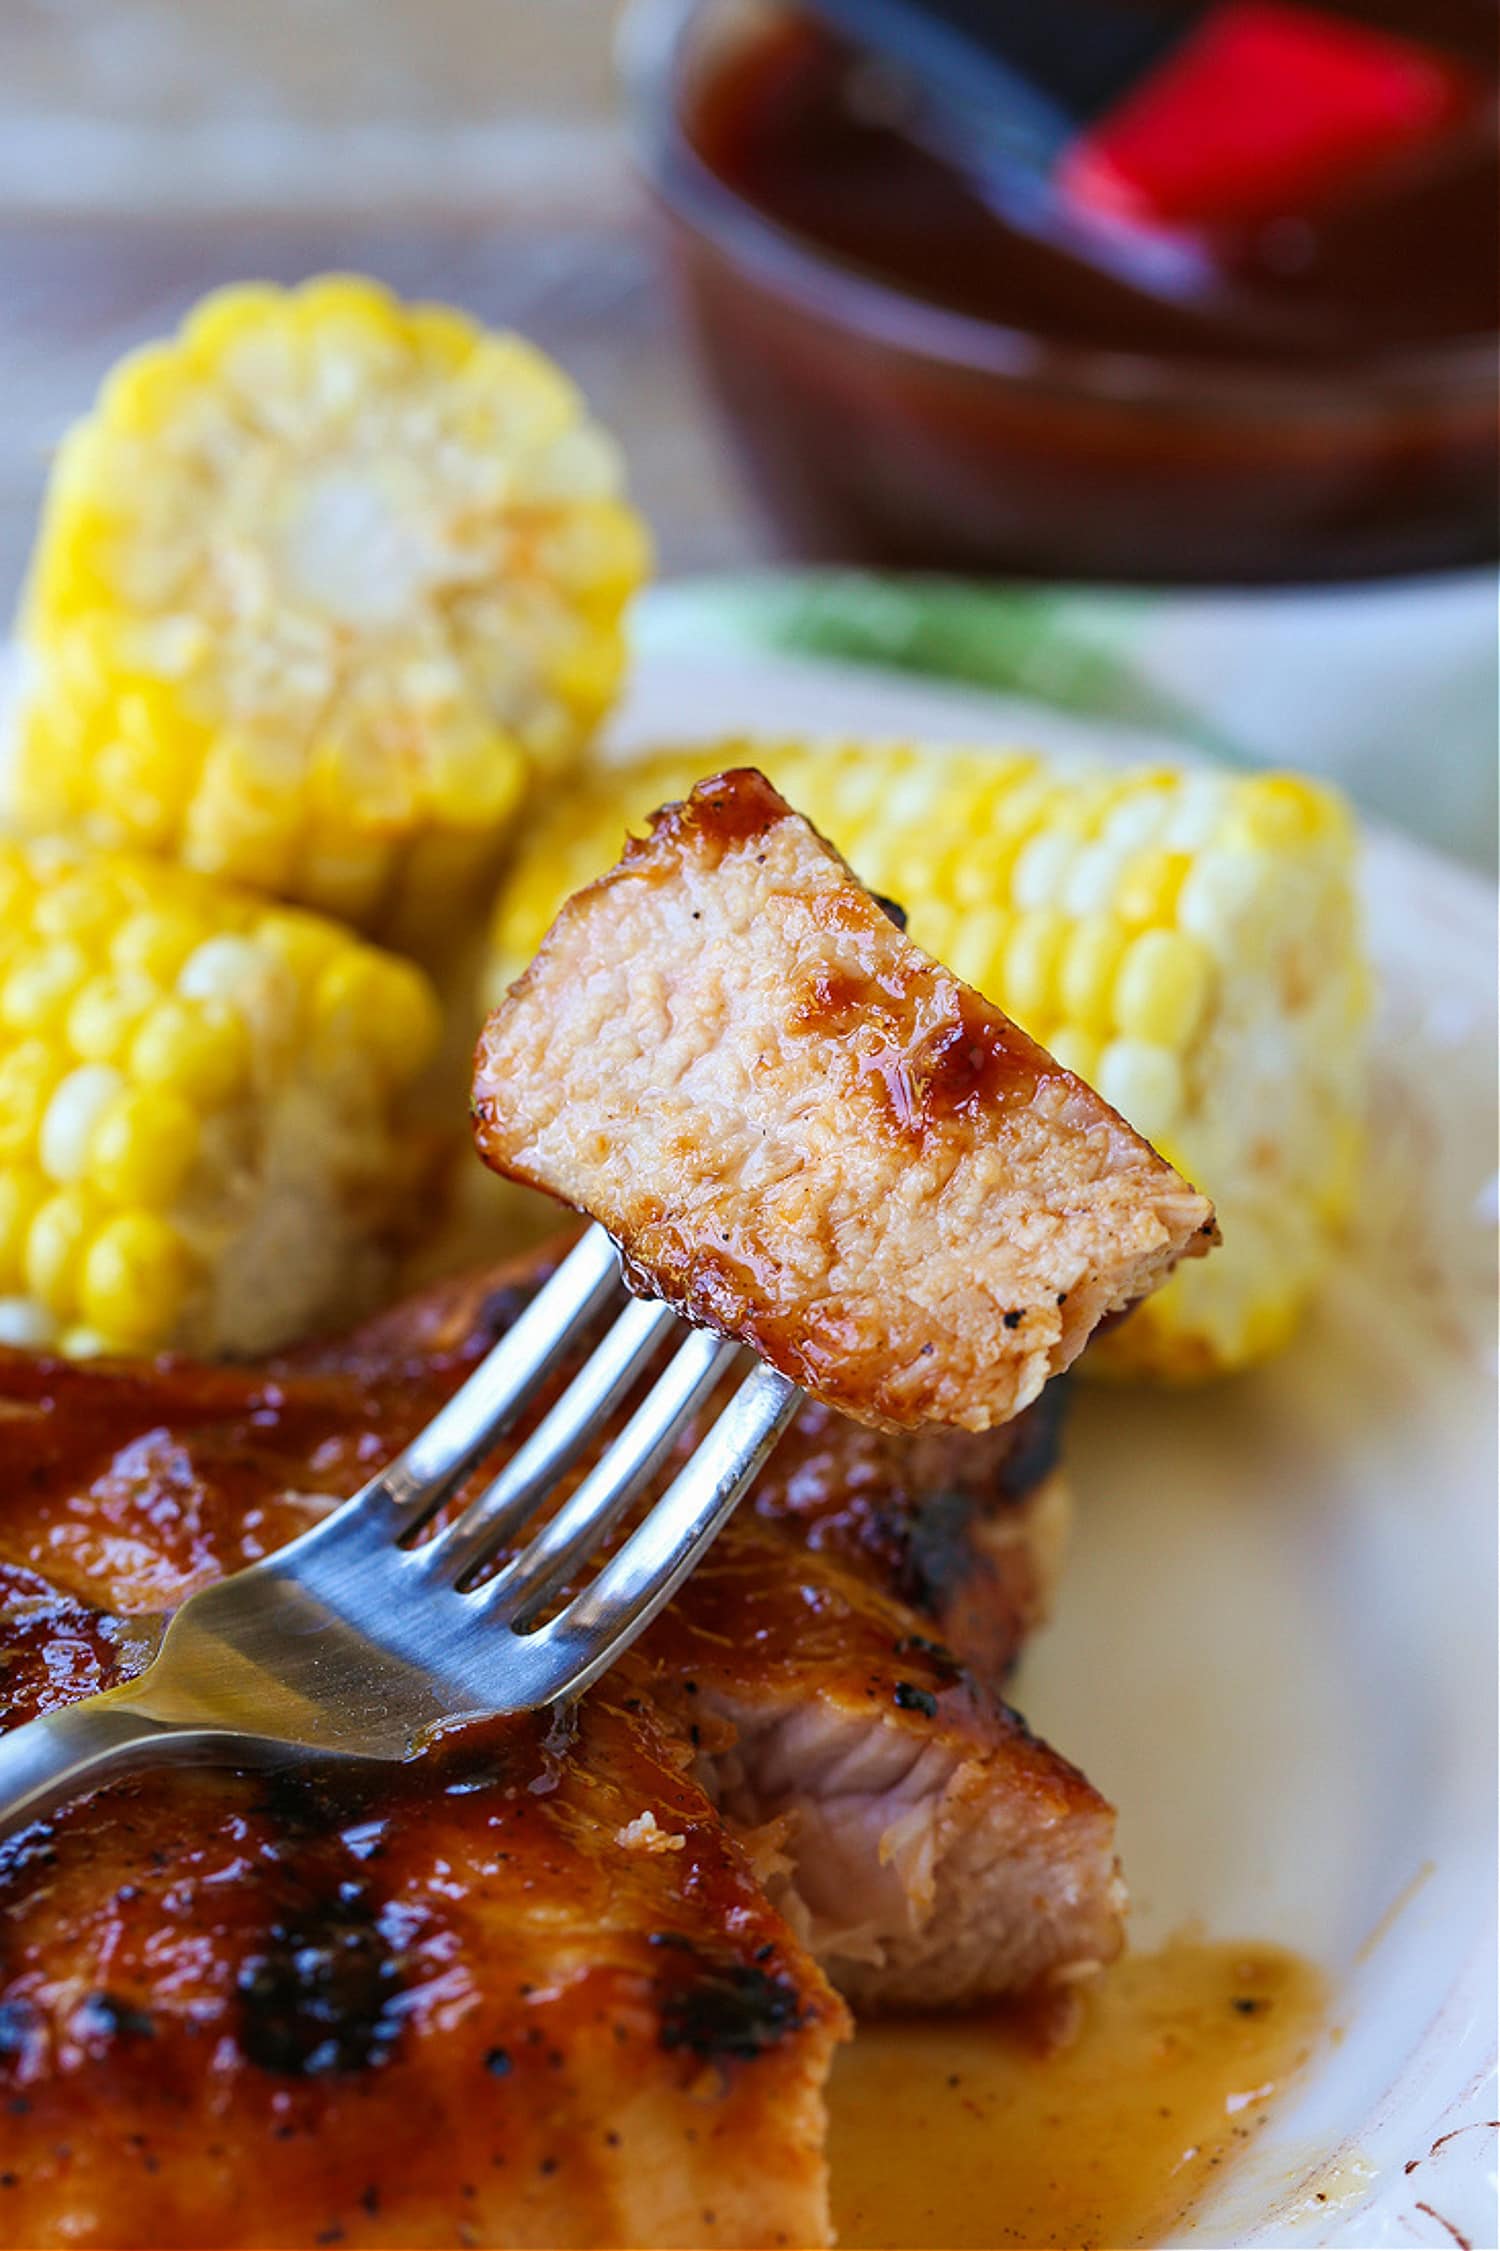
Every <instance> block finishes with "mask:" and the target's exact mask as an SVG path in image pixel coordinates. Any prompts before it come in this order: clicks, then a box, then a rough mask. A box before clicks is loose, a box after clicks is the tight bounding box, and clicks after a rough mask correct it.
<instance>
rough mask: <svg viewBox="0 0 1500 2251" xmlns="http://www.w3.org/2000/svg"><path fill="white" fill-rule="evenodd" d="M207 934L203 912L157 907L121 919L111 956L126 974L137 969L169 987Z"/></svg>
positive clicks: (155, 981) (110, 950)
mask: <svg viewBox="0 0 1500 2251" xmlns="http://www.w3.org/2000/svg"><path fill="white" fill-rule="evenodd" d="M205 936H206V930H205V926H204V922H203V919H202V917H201V916H200V915H195V914H193V913H191V912H190V911H189V910H188V909H187V908H185V907H176V906H162V907H156V908H153V909H149V910H148V911H147V912H146V913H144V914H134V915H132V916H131V917H130V919H129V921H128V922H122V923H121V925H120V927H119V929H118V930H117V931H116V933H115V938H114V943H113V944H112V945H111V947H110V949H109V957H110V960H111V962H112V963H113V964H114V966H115V968H116V969H117V970H119V971H120V972H121V974H122V975H127V974H129V973H130V972H132V971H134V972H135V973H136V974H137V975H139V976H142V977H149V978H150V979H151V981H152V983H153V984H156V985H160V986H162V987H164V988H165V987H168V986H170V985H171V983H172V980H173V979H174V978H175V977H176V976H177V974H178V972H179V970H180V969H181V968H182V965H183V963H184V962H185V961H186V960H187V959H188V957H189V956H190V955H191V954H192V952H193V951H194V949H195V948H196V947H198V946H200V945H201V944H202V942H203V940H204V937H205Z"/></svg>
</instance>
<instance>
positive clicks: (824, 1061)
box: [473, 770, 1215, 1430]
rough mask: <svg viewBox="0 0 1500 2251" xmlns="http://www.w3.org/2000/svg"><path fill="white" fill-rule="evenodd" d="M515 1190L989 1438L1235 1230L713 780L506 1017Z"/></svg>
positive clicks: (590, 902) (817, 1362)
mask: <svg viewBox="0 0 1500 2251" xmlns="http://www.w3.org/2000/svg"><path fill="white" fill-rule="evenodd" d="M473 1109H474V1118H475V1128H476V1133H477V1135H478V1140H479V1145H480V1148H481V1150H482V1152H483V1154H484V1156H485V1158H486V1160H487V1162H488V1163H490V1164H491V1165H492V1166H493V1167H494V1168H495V1169H496V1170H497V1171H499V1172H503V1173H507V1174H509V1175H510V1176H511V1177H512V1178H514V1179H517V1180H521V1181H525V1182H527V1183H529V1184H530V1185H531V1186H533V1187H538V1188H544V1189H547V1190H549V1191H550V1192H551V1193H552V1194H553V1195H555V1196H559V1197H561V1198H562V1199H563V1200H564V1201H565V1202H568V1203H571V1204H573V1205H575V1206H576V1207H577V1208H579V1209H580V1210H583V1211H586V1212H589V1213H590V1214H592V1216H593V1217H594V1218H596V1219H599V1220H602V1222H603V1223H604V1225H605V1226H606V1227H607V1228H608V1229H609V1231H610V1233H611V1234H612V1235H614V1236H615V1238H616V1239H617V1241H618V1242H619V1243H620V1244H621V1246H622V1248H623V1250H624V1252H625V1254H626V1257H627V1259H628V1261H629V1263H630V1266H631V1268H632V1269H633V1271H634V1274H635V1276H636V1278H637V1279H638V1280H639V1282H640V1284H641V1286H642V1287H644V1288H646V1289H648V1290H651V1291H655V1292H657V1293H658V1294H660V1295H661V1296H663V1297H666V1298H667V1299H669V1300H670V1301H671V1302H672V1303H673V1304H674V1305H676V1306H677V1307H678V1308H679V1309H680V1310H681V1311H682V1312H684V1313H685V1314H687V1315H688V1317H689V1318H690V1319H693V1320H695V1321H699V1322H702V1323H704V1324H705V1325H706V1326H708V1327H710V1328H714V1329H719V1330H721V1331H723V1332H724V1333H725V1334H726V1335H731V1336H737V1337H741V1338H743V1339H744V1341H745V1342H746V1343H748V1344H751V1345H753V1346H754V1348H755V1350H756V1351H757V1352H758V1353H760V1355H761V1356H762V1358H764V1359H766V1360H768V1361H770V1362H771V1364H772V1365H773V1366H775V1367H777V1368H780V1369H781V1370H783V1372H784V1373H786V1374H787V1375H789V1376H791V1377H792V1378H793V1379H794V1380H795V1381H796V1382H798V1383H800V1384H802V1385H803V1386H804V1387H805V1388H806V1389H807V1390H808V1391H809V1392H811V1393H812V1395H813V1396H814V1397H815V1398H819V1399H821V1400H823V1401H825V1402H826V1403H828V1404H830V1405H832V1406H834V1407H837V1408H839V1409H841V1410H842V1411H843V1412H845V1413H846V1414H850V1415H853V1416H856V1417H858V1418H859V1419H860V1420H862V1421H866V1422H869V1423H872V1424H875V1425H877V1426H882V1427H886V1428H892V1429H910V1428H915V1427H916V1426H918V1425H920V1424H923V1423H927V1422H936V1423H947V1424H954V1425H958V1426H961V1427H963V1428H967V1429H973V1430H981V1429H985V1428H987V1427H989V1426H990V1425H991V1424H994V1423H997V1422H1003V1421H1004V1420H1005V1419H1006V1418H1007V1417H1008V1416H1010V1415H1012V1414H1014V1413H1015V1412H1016V1410H1017V1409H1018V1408H1019V1407H1022V1406H1024V1405H1026V1404H1027V1402H1028V1401H1030V1400H1032V1399H1034V1398H1035V1397H1036V1395H1037V1393H1038V1392H1039V1391H1040V1390H1041V1388H1042V1385H1043V1384H1044V1382H1045V1381H1046V1380H1047V1378H1048V1377H1049V1376H1050V1375H1053V1374H1055V1373H1056V1372H1057V1371H1058V1370H1059V1369H1060V1368H1064V1367H1066V1366H1067V1365H1068V1363H1069V1362H1070V1361H1071V1360H1073V1359H1075V1358H1076V1356H1077V1355H1078V1353H1079V1352H1080V1351H1081V1350H1082V1349H1083V1346H1084V1344H1085V1343H1086V1342H1087V1340H1088V1337H1089V1335H1090V1333H1091V1332H1092V1330H1093V1329H1094V1328H1095V1326H1096V1325H1097V1323H1098V1322H1099V1321H1100V1320H1101V1319H1102V1318H1103V1317H1104V1315H1106V1314H1107V1313H1110V1312H1112V1311H1115V1310H1118V1309H1119V1308H1120V1307H1122V1306H1125V1305H1128V1304H1130V1303H1132V1302H1133V1301H1134V1300H1135V1299H1137V1298H1139V1297H1141V1296H1143V1295H1144V1294H1145V1293H1146V1292H1147V1291H1148V1290H1150V1289H1152V1288H1153V1287H1154V1286H1155V1285H1156V1284H1157V1283H1158V1282H1159V1281H1161V1280H1162V1279H1163V1278H1164V1277H1165V1275H1166V1274H1167V1273H1168V1272H1169V1271H1170V1269H1171V1268H1172V1266H1173V1265H1174V1264H1175V1263H1176V1261H1177V1260H1178V1259H1179V1258H1181V1257H1183V1256H1185V1255H1188V1254H1190V1253H1195V1252H1198V1251H1203V1250H1206V1249H1208V1247H1209V1246H1210V1244H1211V1242H1212V1241H1213V1240H1214V1239H1215V1230H1214V1221H1213V1212H1212V1207H1211V1206H1210V1204H1209V1203H1208V1201H1207V1199H1206V1198H1205V1197H1203V1196H1200V1195H1199V1194H1197V1192H1196V1191H1195V1190H1194V1189H1192V1188H1190V1187H1189V1186H1188V1184H1187V1183H1186V1182H1185V1181H1184V1180H1182V1179H1181V1178H1180V1177H1179V1176H1178V1174H1177V1173H1175V1172H1174V1171H1173V1170H1172V1168H1171V1166H1170V1165H1168V1164H1166V1163H1164V1162H1163V1160H1162V1159H1161V1158H1160V1157H1158V1156H1157V1154H1156V1152H1155V1151H1154V1150H1153V1149H1152V1148H1151V1147H1150V1145H1149V1144H1148V1143H1147V1142H1145V1141H1143V1140H1142V1139H1141V1138H1140V1136H1139V1135H1138V1134H1136V1133H1133V1132H1132V1131H1131V1129H1130V1128H1129V1127H1128V1126H1127V1125H1126V1124H1125V1122H1124V1120H1123V1119H1122V1118H1120V1117H1119V1116H1117V1115H1116V1113H1115V1112H1114V1111H1113V1110H1111V1109H1110V1108H1109V1107H1108V1105H1107V1104H1106V1103H1104V1102H1103V1101H1101V1099H1100V1098H1099V1096H1098V1095H1096V1094H1095V1093H1093V1092H1092V1090H1091V1089H1090V1088H1088V1087H1087V1086H1085V1085H1084V1084H1083V1082H1082V1081H1081V1080H1080V1079H1077V1078H1075V1077H1073V1076H1072V1074H1071V1073H1070V1072H1067V1071H1065V1070H1064V1069H1063V1068H1062V1066H1061V1065H1060V1064H1058V1063H1056V1062H1054V1061H1053V1059H1052V1057H1051V1056H1049V1055H1048V1054H1047V1053H1046V1052H1045V1050H1044V1049H1042V1048H1040V1047H1038V1046H1037V1045H1036V1043H1035V1041H1033V1040H1030V1039H1028V1038H1027V1037H1026V1035H1025V1034H1024V1033H1023V1032H1021V1031H1020V1030H1018V1029H1017V1027H1016V1026H1015V1025H1014V1024H1012V1023H1011V1022H1010V1020H1009V1019H1008V1018H1007V1017H1005V1016H1003V1015H1002V1014H1001V1013H1000V1011H999V1010H998V1009H997V1008H994V1007H992V1006H991V1005H990V1004H989V1003H988V1002H987V1001H985V1000H983V999H982V998H981V997H980V995H979V994H978V993H976V992H973V991H971V990H970V989H969V987H967V986H966V985H964V984H962V983H960V981H959V980H958V979H957V978H956V977H954V976H953V975H952V974H951V973H950V972H949V971H947V970H945V969H943V968H942V967H941V966H940V965H939V964H938V963H937V962H935V961H933V960H932V959H931V958H930V956H928V955H926V954H924V953H922V952H921V950H920V949H919V948H918V947H916V946H914V945H913V944H912V943H911V942H910V940H909V939H907V938H906V937H905V936H904V934H903V933H902V932H901V930H900V929H899V928H898V927H897V926H896V924H895V923H894V922H893V921H892V920H891V918H890V916H889V914H888V913H887V912H886V911H885V909H884V908H883V907H882V905H881V904H880V902H879V901H877V900H876V899H874V898H873V897H872V896H871V895H870V893H869V892H867V891H865V890H864V889H863V888H862V887H861V886H860V884H859V883H858V881H857V880H856V879H855V877H854V876H853V875H851V873H850V871H849V869H848V868H847V866H846V865H845V863H844V862H843V861H842V860H841V859H840V858H839V856H838V854H837V853H836V852H834V851H833V850H832V848H831V847H830V846H829V845H827V844H826V843H825V842H824V841H823V839H822V838H821V837H820V836H819V835H818V834H817V833H816V831H815V830H813V829H812V828H811V827H809V825H808V823H807V822H806V821H804V820H803V819H802V818H801V817H800V815H798V814H795V813H793V812H792V811H791V809H790V808H789V807H788V806H787V805H786V803H785V802H784V801H783V799H782V798H780V797H779V796H778V795H777V793H776V791H775V790H774V789H772V787H771V785H770V784H769V782H767V781H766V780H765V779H764V778H763V777H762V776H761V775H760V774H758V773H755V772H754V771H751V770H743V771H739V772H733V773H728V774H721V775H719V776H718V777H717V778H716V779H715V780H712V781H707V782H702V783H700V784H699V785H698V787H697V788H696V789H695V790H694V791H693V793H692V795H691V797H690V798H689V799H688V800H687V801H686V803H684V804H681V805H671V806H668V807H666V808H665V810H664V811H662V812H660V813H658V814H657V815H656V816H655V818H654V820H653V823H652V829H651V834H650V836H649V837H648V838H647V839H645V840H644V841H641V840H638V839H635V838H632V839H630V840H629V841H628V842H627V844H626V848H625V854H624V857H623V859H622V860H621V862H620V864H619V865H618V867H616V868H615V869H613V870H612V871H611V873H610V874H608V875H606V876H604V877H603V878H602V879H601V880H600V881H599V882H597V883H595V884H593V885H591V886H590V887H589V888H588V889H587V890H584V891H581V892H579V893H578V894H577V895H576V896H575V897H574V898H572V899H570V900H569V901H568V903H567V904H566V905H565V906H564V908H563V909H562V912H561V913H560V914H559V916H558V918H557V920H556V922H555V923H554V924H553V926H552V929H551V930H550V931H549V933H548V935H547V937H546V938H545V939H544V941H543V943H542V946H541V949H540V951H539V952H538V954H537V956H536V959H535V960H534V961H533V962H532V964H531V966H530V968H529V969H528V970H527V971H526V973H525V975H524V976H523V977H522V978H520V980H519V981H518V982H517V983H516V984H515V985H514V986H512V988H511V991H510V994H509V995H508V997H507V998H506V999H505V1000H504V1001H503V1002H502V1003H501V1005H500V1007H499V1008H498V1009H497V1010H496V1011H495V1013H494V1014H493V1015H492V1017H491V1018H490V1021H489V1024H488V1025H487V1027H486V1029H485V1032H484V1035H483V1038H482V1039H481V1042H480V1048H479V1056H478V1062H477V1068H476V1076H475V1085H474V1098H473Z"/></svg>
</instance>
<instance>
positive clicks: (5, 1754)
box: [0, 1693, 222, 1837]
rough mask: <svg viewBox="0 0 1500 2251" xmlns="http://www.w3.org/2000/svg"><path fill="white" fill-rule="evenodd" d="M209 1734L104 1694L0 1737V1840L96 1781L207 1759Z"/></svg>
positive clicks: (93, 1787) (97, 1783) (79, 1794)
mask: <svg viewBox="0 0 1500 2251" xmlns="http://www.w3.org/2000/svg"><path fill="white" fill-rule="evenodd" d="M213 1732H214V1731H212V1730H210V1729H206V1728H191V1727H178V1726H174V1725H173V1723H172V1722H171V1721H170V1720H157V1719H151V1718H148V1716H147V1715H146V1713H144V1712H139V1711H135V1710H134V1709H132V1707H131V1706H130V1705H129V1704H127V1703H124V1702H121V1703H119V1704H117V1703H116V1702H115V1701H114V1698H113V1696H112V1695H111V1694H109V1693H106V1694H104V1695H102V1696H89V1697H86V1698H85V1699H84V1700H83V1702H82V1703H78V1704H68V1705H65V1706H64V1707H63V1709H62V1710H61V1711H58V1712H45V1713H43V1715H42V1717H41V1718H40V1719H34V1720H27V1721H26V1722H25V1723H24V1724H23V1725H22V1726H20V1727H14V1728H12V1729H11V1730H10V1731H9V1733H8V1734H6V1735H0V1837H9V1836H13V1835H14V1834H15V1832H16V1830H18V1829H24V1828H25V1827H26V1825H27V1824H28V1822H32V1821H40V1820H41V1819H42V1817H43V1816H44V1815H45V1814H48V1813H54V1812H55V1811H56V1810H57V1808H58V1807H59V1806H62V1805H66V1804H67V1803H68V1801H69V1800H70V1799H72V1798H79V1797H82V1796H84V1795H85V1794H86V1793H87V1792H88V1791H90V1790H97V1789H98V1788H99V1786H100V1784H101V1783H104V1782H117V1781H119V1780H120V1779H121V1778H122V1777H123V1776H125V1775H127V1774H135V1773H138V1772H140V1770H141V1769H142V1768H144V1767H147V1766H161V1765H164V1764H166V1763H168V1762H172V1763H181V1762H183V1761H184V1760H187V1761H193V1760H197V1759H203V1758H208V1757H212V1755H213V1752H212V1743H213ZM220 1755H221V1756H222V1753H221V1754H220Z"/></svg>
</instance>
